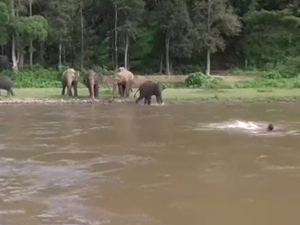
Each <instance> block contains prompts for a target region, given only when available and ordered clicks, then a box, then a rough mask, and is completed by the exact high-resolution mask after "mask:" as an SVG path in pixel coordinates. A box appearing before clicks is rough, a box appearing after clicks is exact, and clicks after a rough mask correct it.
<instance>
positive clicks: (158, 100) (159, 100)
mask: <svg viewBox="0 0 300 225" xmlns="http://www.w3.org/2000/svg"><path fill="white" fill-rule="evenodd" d="M156 101H157V103H160V104H162V98H161V94H158V95H156Z"/></svg>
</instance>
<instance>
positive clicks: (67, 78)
mask: <svg viewBox="0 0 300 225" xmlns="http://www.w3.org/2000/svg"><path fill="white" fill-rule="evenodd" d="M78 79H79V72H77V71H75V70H74V69H72V68H69V69H67V70H65V71H64V72H63V74H62V79H61V82H62V85H63V87H62V92H61V95H65V89H66V87H67V92H68V93H67V94H68V96H70V97H72V87H73V88H74V97H78V92H77V85H78Z"/></svg>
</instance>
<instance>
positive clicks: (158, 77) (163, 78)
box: [106, 75, 256, 87]
mask: <svg viewBox="0 0 300 225" xmlns="http://www.w3.org/2000/svg"><path fill="white" fill-rule="evenodd" d="M187 77H188V76H187V75H170V76H167V75H148V76H141V75H135V78H134V87H138V86H139V84H141V83H142V82H144V81H146V80H153V81H156V82H158V81H159V82H168V83H175V82H184V81H185V79H186V78H187ZM211 77H212V78H220V79H223V80H224V81H225V82H228V83H235V82H238V81H246V80H254V79H256V77H253V76H251V77H250V76H230V75H211ZM106 82H107V83H108V84H112V76H107V77H106Z"/></svg>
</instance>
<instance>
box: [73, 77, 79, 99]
mask: <svg viewBox="0 0 300 225" xmlns="http://www.w3.org/2000/svg"><path fill="white" fill-rule="evenodd" d="M77 85H78V82H77V81H74V86H73V88H74V97H78V90H77Z"/></svg>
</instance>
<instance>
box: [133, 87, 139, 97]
mask: <svg viewBox="0 0 300 225" xmlns="http://www.w3.org/2000/svg"><path fill="white" fill-rule="evenodd" d="M139 90H140V88H138V89H137V90H136V92H135V93H134V96H133V97H134V98H135V96H136V93H137V92H138V91H139Z"/></svg>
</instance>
